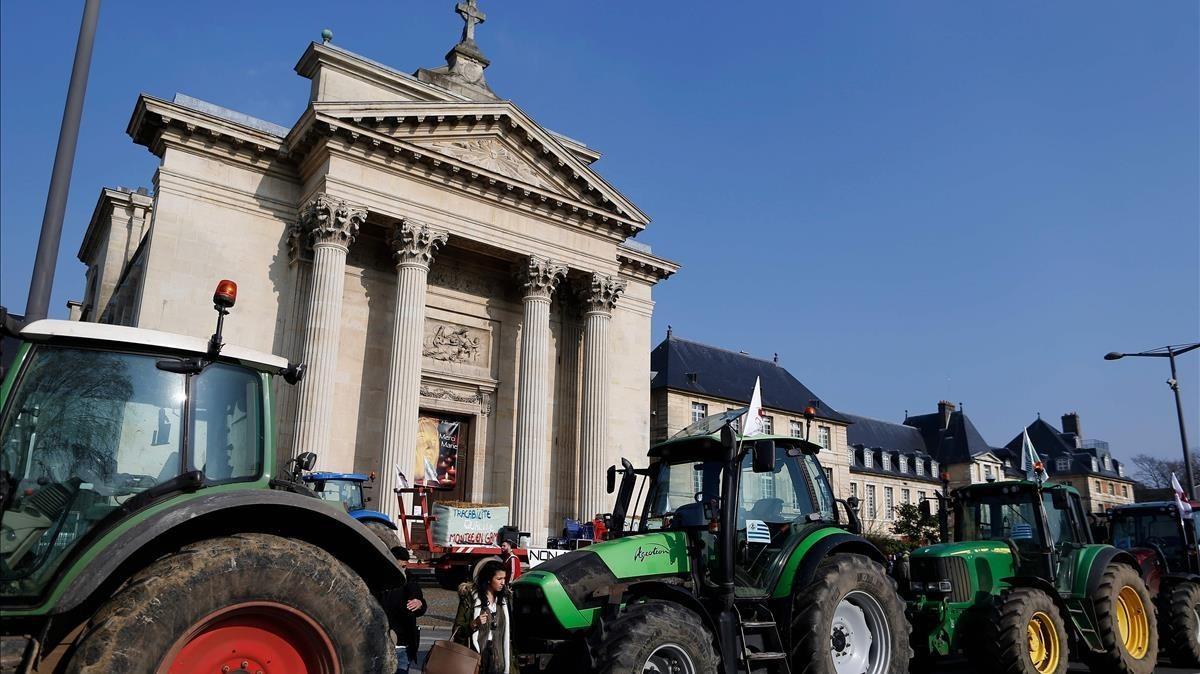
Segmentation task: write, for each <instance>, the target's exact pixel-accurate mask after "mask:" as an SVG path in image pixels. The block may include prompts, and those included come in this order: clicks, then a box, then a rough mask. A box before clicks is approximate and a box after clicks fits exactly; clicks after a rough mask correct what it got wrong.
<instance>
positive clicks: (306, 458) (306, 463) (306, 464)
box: [296, 452, 317, 471]
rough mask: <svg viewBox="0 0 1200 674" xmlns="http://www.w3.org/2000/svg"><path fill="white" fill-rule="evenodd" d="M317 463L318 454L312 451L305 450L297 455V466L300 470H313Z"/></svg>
mask: <svg viewBox="0 0 1200 674" xmlns="http://www.w3.org/2000/svg"><path fill="white" fill-rule="evenodd" d="M316 465H317V455H316V454H314V453H312V452H304V453H303V454H301V455H300V456H297V457H296V467H297V468H299V469H300V470H305V471H308V470H312V469H313V466H316Z"/></svg>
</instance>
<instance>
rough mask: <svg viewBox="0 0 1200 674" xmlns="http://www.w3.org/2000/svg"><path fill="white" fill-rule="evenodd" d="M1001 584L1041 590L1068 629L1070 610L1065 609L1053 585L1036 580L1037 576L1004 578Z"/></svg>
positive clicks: (1042, 580)
mask: <svg viewBox="0 0 1200 674" xmlns="http://www.w3.org/2000/svg"><path fill="white" fill-rule="evenodd" d="M1001 582H1003V583H1005V584H1007V585H1008V586H1009V587H1010V588H1015V587H1024V588H1030V589H1033V590H1041V591H1042V592H1043V593H1044V594H1045V595H1046V596H1047V597H1050V600H1051V601H1053V602H1054V605H1055V606H1057V607H1058V611H1059V613H1060V614H1061V615H1062V619H1063V620H1064V621H1066V622H1067V626H1068V627H1070V623H1071V610H1070V608H1068V607H1067V602H1066V601H1065V600H1063V598H1062V595H1061V594H1059V592H1058V589H1057V588H1056V587H1054V584H1053V583H1051V582H1049V581H1048V580H1046V579H1044V578H1038V577H1037V576H1013V577H1011V578H1004V579H1002V580H1001Z"/></svg>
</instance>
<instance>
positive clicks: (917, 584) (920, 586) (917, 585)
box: [908, 580, 925, 594]
mask: <svg viewBox="0 0 1200 674" xmlns="http://www.w3.org/2000/svg"><path fill="white" fill-rule="evenodd" d="M908 589H910V590H912V591H913V592H914V593H916V594H920V593H922V592H924V591H925V583H922V582H921V581H919V580H914V581H913V582H911V583H909V584H908Z"/></svg>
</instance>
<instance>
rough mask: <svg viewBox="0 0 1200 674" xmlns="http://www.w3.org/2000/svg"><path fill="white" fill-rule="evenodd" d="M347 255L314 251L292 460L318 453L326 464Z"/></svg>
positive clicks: (341, 250) (325, 246) (321, 246)
mask: <svg viewBox="0 0 1200 674" xmlns="http://www.w3.org/2000/svg"><path fill="white" fill-rule="evenodd" d="M346 253H347V248H346V247H345V246H342V245H339V244H335V243H318V244H316V245H314V246H313V264H312V290H311V294H310V301H309V304H308V317H307V329H306V331H305V336H304V360H305V364H306V366H307V371H306V372H305V376H304V379H303V381H301V383H300V404H299V413H298V414H297V417H296V438H295V444H294V451H293V455H297V454H300V453H301V452H316V454H317V459H318V461H319V462H324V461H327V460H328V459H329V441H330V437H331V435H330V434H331V432H332V428H333V423H332V421H333V418H332V417H333V398H334V385H335V383H336V374H337V354H338V337H339V335H340V332H341V318H342V291H343V289H344V287H345V280H346V273H345V272H346ZM347 468H349V467H347Z"/></svg>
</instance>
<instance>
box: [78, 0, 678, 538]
mask: <svg viewBox="0 0 1200 674" xmlns="http://www.w3.org/2000/svg"><path fill="white" fill-rule="evenodd" d="M469 4H470V6H471V7H473V6H474V4H473V3H469ZM464 6H466V5H464ZM472 12H477V10H474V9H473V10H470V11H468V12H467V14H471V13H472ZM467 14H464V17H465V18H467V19H468V21H469V22H470V21H474V23H478V22H479V20H481V19H480V17H481V13H478V14H479V16H476V18H475V19H471V18H470V17H468V16H467ZM471 25H472V26H473V25H474V24H471ZM467 37H468V36H467V35H466V31H464V36H463V41H462V42H460V43H459V45H457V46H456V48H455V49H454V50H452V51H451V54H450V55H448V60H449V61H450V62H449V63H448V65H447V66H446V67H443V68H440V69H433V70H422V71H420V72H419V73H418V75H417V76H413V75H408V74H405V73H402V72H399V71H396V70H393V69H391V68H388V67H386V66H383V65H381V64H379V63H377V62H375V61H372V60H370V59H367V58H364V57H362V56H359V55H357V54H354V53H351V52H349V51H346V50H344V49H341V48H339V47H336V46H334V45H333V44H330V43H322V44H318V43H313V44H311V45H309V47H308V48H307V49H306V50H305V52H304V54H303V55H302V57H301V58H300V61H299V63H298V64H297V65H296V71H297V72H298V73H299V74H300V75H301V76H303V77H306V78H308V79H310V80H311V81H312V87H311V100H310V101H309V104H308V106H307V108H306V109H305V111H304V113H303V114H302V115H301V116H300V118H299V120H297V121H296V122H295V123H294V124H293V125H292V126H290V127H280V126H276V125H274V124H270V123H267V122H263V121H261V120H256V119H253V118H250V117H247V116H245V115H242V114H240V113H236V112H233V111H229V110H225V109H222V108H219V107H217V106H213V105H211V104H207V103H204V102H203V101H198V100H196V99H191V98H189V97H186V96H176V98H175V99H174V100H171V101H167V100H163V99H159V98H155V97H153V96H149V95H142V96H140V97H139V98H138V100H137V104H136V107H135V110H134V113H133V118H132V119H131V121H130V123H129V128H128V132H129V134H130V136H131V137H132V138H133V139H134V141H135V142H137V143H139V144H142V145H145V146H146V147H147V148H149V149H150V151H151V152H153V153H154V154H155V155H156V156H158V157H159V159H160V162H159V166H158V169H157V171H156V172H155V175H154V190H153V197H152V198H151V197H143V196H140V195H130V194H128V193H120V194H118V193H117V192H115V191H106V192H105V193H104V195H102V207H98V209H97V217H96V218H94V222H93V225H94V226H93V227H92V228H89V233H88V236H87V239H86V240H85V242H84V246H83V249H81V259H83V258H85V257H86V259H85V262H87V264H88V267H89V271H88V274H89V289H88V293H87V295H86V299H85V301H84V305H85V306H84V308H83V312H82V314H83V316H84V317H85V318H86V319H88V320H96V319H98V318H101V317H103V318H104V319H105V320H110V321H112V322H119V323H124V324H129V325H136V326H139V327H144V328H154V329H162V330H170V331H173V332H180V333H184V334H190V335H196V336H207V335H208V334H209V333H210V332H211V330H212V316H211V314H210V313H209V311H208V307H209V306H210V305H211V299H210V295H211V292H212V287H213V284H214V283H215V282H216V281H217V280H219V279H221V278H230V279H234V280H236V281H237V282H238V286H239V297H238V304H237V306H236V308H235V309H234V310H233V314H232V315H231V316H230V318H229V320H227V322H226V324H225V331H226V332H225V335H226V341H227V342H229V343H236V344H240V345H245V346H248V347H252V348H256V349H261V350H264V351H271V352H274V353H277V354H280V355H284V356H286V357H288V358H291V359H293V360H298V361H299V360H303V361H306V362H307V363H308V365H309V371H308V373H307V376H306V378H305V380H304V381H303V382H301V384H300V385H299V387H298V388H293V387H286V386H284V387H282V388H281V389H280V391H279V394H280V395H279V396H278V398H277V399H278V401H279V403H278V407H279V418H280V423H279V436H280V441H281V442H280V445H281V447H282V448H283V450H282V451H283V452H285V453H288V454H290V453H292V452H294V451H295V452H298V451H304V450H313V451H317V452H318V453H319V455H320V458H319V464H318V465H319V467H320V468H321V469H327V470H345V471H349V470H359V471H368V470H374V471H377V473H378V474H379V475H381V476H383V477H382V485H381V486H382V487H383V488H381V489H380V490H379V491H378V492H377V494H378V496H379V502H378V504H377V505H379V506H380V509H381V510H384V511H385V512H389V513H391V514H393V515H394V514H395V512H396V504H395V503H394V500H393V499H392V498H391V497H390V496H384V495H385V494H388V491H389V488H390V486H391V485H392V484H395V481H396V480H397V479H398V478H397V476H396V472H397V469H399V471H401V472H403V473H404V474H405V478H406V479H408V480H412V479H416V478H420V477H421V474H420V473H419V471H418V470H417V466H416V465H415V463H416V461H415V457H416V450H417V443H418V437H417V425H418V423H417V422H418V419H417V417H418V416H430V417H437V418H441V419H446V420H454V422H455V423H459V424H461V425H460V426H456V428H457V429H458V431H457V432H459V433H460V435H459V436H456V437H457V438H458V439H457V441H458V442H459V443H460V445H461V449H460V456H459V460H458V464H457V465H456V466H453V468H454V471H453V472H454V473H455V474H456V475H457V486H456V487H455V489H454V490H452V491H449V492H445V493H444V494H443V497H445V498H456V499H458V498H461V499H467V500H476V501H489V502H502V503H506V504H511V505H513V507H514V510H513V512H514V513H516V520H515V521H514V522H513V524H515V525H517V526H519V527H521V528H522V529H524V530H526V531H530V532H531V533H532V534H533V536H532V538H533V541H532V542H533V543H535V544H539V543H544V541H545V539H546V537H547V535H548V533H549V532H552V531H555V530H557V528H558V526H559V523H560V522H561V518H562V517H564V516H572V517H578V516H581V515H583V516H589V515H591V514H592V513H590V512H589V511H590V510H591V509H593V508H594V506H595V503H594V502H593V501H595V499H594V497H593V495H592V492H591V491H588V487H589V485H586V484H585V485H581V484H580V480H581V479H586V480H587V481H592V480H595V479H597V475H596V471H597V466H607V465H608V464H609V463H612V462H614V461H616V460H617V457H618V456H619V455H620V454H621V453H627V452H628V451H629V450H630V449H631V448H637V449H638V451H644V448H645V447H646V446H647V445H648V443H649V435H650V429H649V424H648V421H647V418H646V402H647V401H648V400H649V382H648V379H647V371H648V370H649V368H648V358H647V354H648V352H649V347H650V341H649V340H650V318H651V314H652V311H653V307H654V303H653V301H652V299H651V289H652V287H653V286H654V285H655V284H656V283H658V282H659V281H661V280H663V279H665V278H667V277H668V276H670V275H671V274H672V273H674V271H675V270H676V269H677V265H675V264H673V263H671V262H670V261H667V260H665V259H662V258H659V257H657V256H655V255H653V254H652V253H650V251H649V248H648V247H645V246H640V245H637V244H635V243H634V242H633V241H630V238H631V237H632V236H634V235H636V234H637V233H638V232H639V231H641V230H642V229H644V228H645V227H646V225H647V224H648V222H649V218H648V217H647V216H646V215H645V214H643V213H642V212H641V211H640V210H638V209H637V207H636V206H635V205H633V204H632V203H630V202H629V201H628V200H627V199H626V198H625V197H624V196H623V195H622V194H620V193H619V192H617V191H616V190H615V189H613V188H612V187H611V186H610V185H609V184H608V183H607V182H605V181H604V180H603V179H602V178H601V177H600V176H599V175H598V174H597V173H596V172H595V169H594V168H593V166H592V164H593V163H594V162H596V160H597V159H599V156H600V155H599V153H598V152H596V151H595V150H593V149H591V148H588V147H586V146H585V145H583V144H581V143H579V142H577V141H574V140H571V139H568V138H566V137H565V136H561V135H558V134H556V133H554V132H552V131H549V130H547V129H545V128H543V127H541V126H540V125H538V124H537V123H536V122H535V121H534V120H532V119H531V118H529V117H528V116H527V115H526V114H525V113H524V112H522V111H521V110H520V109H519V108H517V107H516V106H515V105H513V104H512V103H510V102H507V101H503V100H500V99H499V98H498V97H496V96H495V95H494V94H491V93H490V92H491V90H490V89H488V88H487V84H486V82H485V81H484V80H483V78H482V69H483V68H484V67H486V65H487V64H486V59H482V54H481V53H479V50H478V46H477V45H476V44H475V42H474V39H475V36H474V28H473V27H472V30H471V35H470V42H469V44H468V43H467ZM480 59H482V60H480ZM476 68H477V69H478V72H475V70H474V69H476ZM475 75H477V77H475ZM464 78H465V79H464ZM151 199H152V203H151V202H150V200H151ZM143 202H145V203H143ZM110 204H111V206H110ZM139 208H140V209H142V211H140V212H143V213H146V214H152V215H150V216H149V221H148V222H149V225H148V226H144V227H143V228H142V229H139V228H138V227H134V226H132V225H131V226H130V227H128V228H126V229H125V230H120V228H119V227H118V226H117V225H118V224H120V223H121V222H122V221H121V218H120V217H118V216H122V217H126V216H124V215H123V214H125V213H126V212H128V211H130V209H133V210H134V212H139V211H137V209H139ZM122 209H124V210H122ZM142 217H143V220H144V219H145V216H142ZM126 219H127V220H128V221H129V222H131V223H132V222H135V221H137V218H136V217H135V216H133V215H129V216H127V217H126ZM138 222H140V221H138ZM139 227H140V225H139ZM118 230H120V231H118ZM135 230H136V231H135ZM126 231H128V232H135V234H137V233H140V239H139V244H138V245H137V246H136V248H137V249H138V250H139V251H141V253H140V254H141V257H140V258H139V257H138V256H136V255H135V256H133V257H132V258H130V257H129V255H128V253H127V248H128V245H127V244H122V243H121V241H122V239H121V237H122V236H126V234H125V233H124V232H126ZM135 234H129V236H135ZM110 249H111V252H110ZM120 260H124V264H123V265H119V266H122V267H123V269H124V271H123V272H122V273H118V274H117V275H116V276H117V277H118V278H119V277H121V276H122V274H124V276H125V277H128V279H129V280H128V282H127V283H126V287H127V288H128V289H129V290H128V292H127V293H126V295H121V294H120V293H121V289H120V288H121V283H120V281H117V282H113V281H112V278H113V274H112V271H111V267H112V265H114V264H116V261H120ZM134 263H136V265H134ZM134 266H136V269H134V268H133V267H134ZM92 278H96V279H99V280H98V281H96V282H95V283H94V284H93V282H92V281H91V279H92ZM597 279H599V281H597ZM598 282H599V283H600V285H601V290H600V291H599V292H598V291H597V289H596V284H597V283H598ZM93 285H94V286H95V288H94V289H93ZM114 288H115V290H114ZM618 289H619V290H618ZM106 298H112V299H106ZM89 309H90V311H89ZM439 428H440V427H439ZM581 447H582V448H585V449H586V451H585V452H583V453H581V451H580V450H581ZM581 462H582V463H581ZM441 468H442V467H439V470H441ZM581 476H582V478H581ZM581 499H586V502H585V501H584V500H581Z"/></svg>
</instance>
